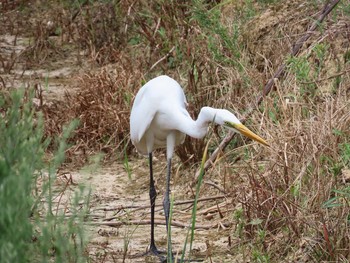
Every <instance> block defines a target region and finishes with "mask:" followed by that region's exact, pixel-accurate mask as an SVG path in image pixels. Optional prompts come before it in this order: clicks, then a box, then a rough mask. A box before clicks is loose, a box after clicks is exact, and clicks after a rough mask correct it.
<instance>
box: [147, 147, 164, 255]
mask: <svg viewBox="0 0 350 263" xmlns="http://www.w3.org/2000/svg"><path fill="white" fill-rule="evenodd" d="M148 157H149V167H150V187H149V198H150V201H151V245H150V252H151V253H152V254H154V255H160V254H163V253H164V252H162V251H160V250H158V249H157V247H156V243H155V241H154V210H155V205H156V197H157V191H156V188H155V187H154V179H153V167H152V153H149V154H148Z"/></svg>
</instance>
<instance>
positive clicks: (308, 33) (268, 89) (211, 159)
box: [192, 0, 340, 185]
mask: <svg viewBox="0 0 350 263" xmlns="http://www.w3.org/2000/svg"><path fill="white" fill-rule="evenodd" d="M339 1H340V0H333V1H328V2H327V3H326V4H325V5H324V7H323V9H322V11H321V14H320V15H319V17H318V18H317V19H316V20H315V21H314V22H313V23H312V24H311V26H310V27H309V28H308V30H307V31H306V32H305V34H304V35H303V36H302V37H301V38H299V39H298V40H297V41H296V43H295V44H294V45H293V49H292V51H291V56H296V55H298V53H299V51H300V49H301V47H302V46H303V44H304V43H305V42H306V41H307V40H308V39H309V38H310V37H311V35H312V34H313V32H314V31H315V30H316V28H317V26H319V25H320V24H321V23H322V22H323V20H324V19H325V18H326V16H327V15H328V14H329V13H330V12H331V11H332V10H333V9H334V7H335V6H336V5H337V4H338V3H339ZM286 66H287V64H286V63H283V64H282V65H280V66H279V67H278V69H277V71H276V72H275V74H274V75H273V77H272V78H270V80H269V81H268V82H267V83H266V85H265V87H264V89H263V91H262V94H261V95H259V97H258V98H257V99H256V101H255V102H254V103H252V105H251V106H250V107H249V108H248V110H247V111H246V112H245V114H244V116H243V118H242V120H241V121H242V122H245V121H246V120H247V119H248V117H249V116H250V115H251V114H252V113H253V112H254V110H255V109H256V108H257V106H258V105H259V104H260V103H261V102H262V101H263V99H264V97H265V96H267V95H268V94H269V93H270V92H271V90H272V88H273V86H274V84H275V79H279V78H280V77H281V76H282V75H283V73H284V71H285V68H286ZM235 135H236V133H235V132H232V131H230V132H229V133H228V134H227V135H226V137H225V138H224V139H223V140H222V141H221V143H220V144H219V146H218V147H217V148H216V149H215V151H214V152H213V153H212V155H211V156H210V157H209V159H208V160H207V161H206V162H205V164H204V170H205V171H206V170H208V169H209V168H210V167H211V166H212V164H213V163H214V162H215V159H216V158H217V157H218V155H219V153H220V152H222V151H224V150H225V148H226V146H227V145H228V144H229V143H230V142H231V140H232V139H233V138H234V137H235ZM199 175H200V170H197V172H196V175H195V180H194V182H193V184H192V185H195V184H196V182H197V180H198V177H199Z"/></svg>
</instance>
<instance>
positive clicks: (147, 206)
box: [94, 195, 227, 211]
mask: <svg viewBox="0 0 350 263" xmlns="http://www.w3.org/2000/svg"><path fill="white" fill-rule="evenodd" d="M226 197H227V195H216V196H211V197H203V198H199V199H198V200H197V202H203V201H210V200H217V199H223V198H226ZM193 203H194V200H193V199H191V200H184V201H177V202H174V205H186V204H193ZM155 206H163V205H162V204H156V205H155ZM150 207H151V206H150V205H142V206H140V205H120V206H117V207H102V208H97V209H94V211H101V210H102V211H115V210H118V211H120V210H124V209H136V210H141V209H146V208H150Z"/></svg>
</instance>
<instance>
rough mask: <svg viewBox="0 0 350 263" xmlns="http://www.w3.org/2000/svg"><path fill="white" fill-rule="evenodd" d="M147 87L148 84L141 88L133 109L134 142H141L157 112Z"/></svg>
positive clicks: (131, 119) (132, 138)
mask: <svg viewBox="0 0 350 263" xmlns="http://www.w3.org/2000/svg"><path fill="white" fill-rule="evenodd" d="M146 89H147V86H143V87H142V88H141V89H140V91H139V92H138V94H137V96H136V98H135V101H134V105H133V108H132V110H131V115H130V135H131V141H132V142H133V143H134V144H135V143H138V142H140V140H141V138H142V136H143V135H144V134H145V132H146V130H147V129H148V127H149V126H150V125H151V122H152V120H153V118H154V115H155V114H156V112H157V110H156V107H155V105H154V104H153V103H150V102H149V100H148V99H147V94H146V92H145V91H146Z"/></svg>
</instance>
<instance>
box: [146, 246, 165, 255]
mask: <svg viewBox="0 0 350 263" xmlns="http://www.w3.org/2000/svg"><path fill="white" fill-rule="evenodd" d="M166 253H167V252H166V251H165V250H159V249H158V248H157V247H156V246H154V245H153V246H152V245H151V246H150V248H149V250H148V251H147V252H146V255H147V254H148V255H149V254H151V255H155V256H157V257H160V256H164V255H166Z"/></svg>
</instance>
